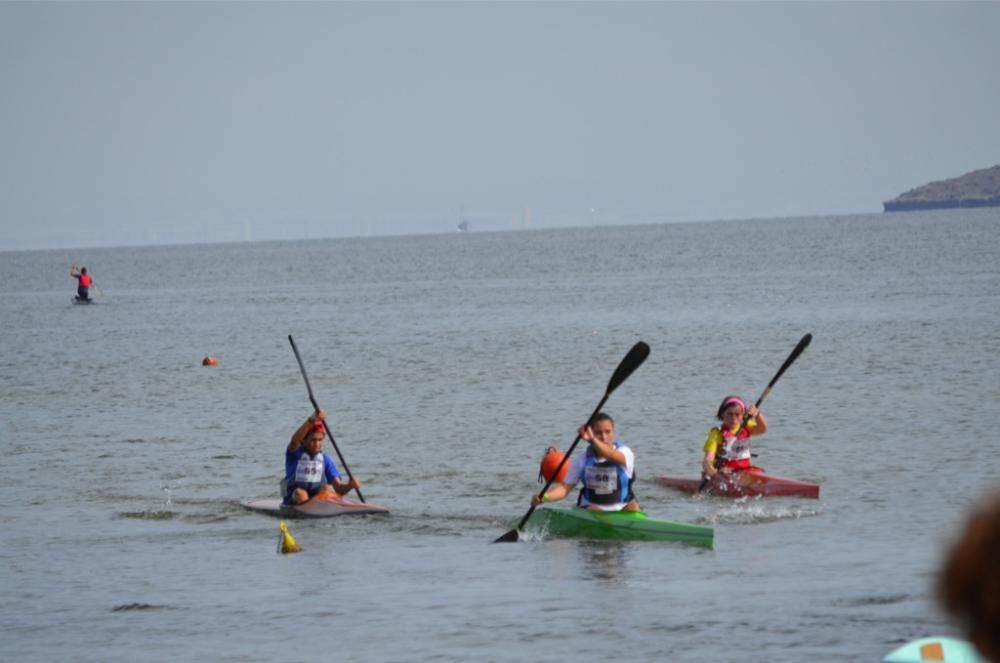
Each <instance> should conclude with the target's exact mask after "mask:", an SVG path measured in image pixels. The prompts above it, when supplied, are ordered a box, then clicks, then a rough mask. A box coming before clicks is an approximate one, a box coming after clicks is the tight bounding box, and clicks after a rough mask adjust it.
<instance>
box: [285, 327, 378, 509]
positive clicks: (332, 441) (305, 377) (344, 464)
mask: <svg viewBox="0 0 1000 663" xmlns="http://www.w3.org/2000/svg"><path fill="white" fill-rule="evenodd" d="M288 342H289V343H291V344H292V352H294V353H295V360H296V361H298V362H299V370H301V371H302V379H303V380H305V381H306V389H307V390H308V391H309V402H310V403H312V406H313V409H315V410H316V412H319V405H317V404H316V398H315V397H314V396H313V390H312V387H311V386H310V385H309V376H308V375H306V367H305V365H304V364H303V363H302V357H300V356H299V349H298V348H297V347H295V341H294V340H293V339H292V335H291V334H289V335H288ZM321 421H322V422H323V428H325V429H326V434H327V435H329V436H330V444H332V445H333V450H334V451H336V452H337V458H339V459H340V464H341V466H342V467H343V468H344V471H345V472H347V479H348V480H349V481H353V480H354V477H353V476H352V475H351V468H349V467H347V461H346V460H344V456H343V455H342V454H341V453H340V449H339V448H338V447H337V441H336V440H335V439H333V431H332V430H330V427H329V426H327V425H326V419H321ZM354 490H356V491H357V493H358V499H360V500H361V501H362V502H364V501H365V497H364V495H362V494H361V489H360V488H355V489H354Z"/></svg>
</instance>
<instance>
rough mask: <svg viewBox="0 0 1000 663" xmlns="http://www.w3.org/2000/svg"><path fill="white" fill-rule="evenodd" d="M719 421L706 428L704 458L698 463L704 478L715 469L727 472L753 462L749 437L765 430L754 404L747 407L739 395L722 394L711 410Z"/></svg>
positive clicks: (761, 417)
mask: <svg viewBox="0 0 1000 663" xmlns="http://www.w3.org/2000/svg"><path fill="white" fill-rule="evenodd" d="M715 418H716V419H718V420H719V421H720V422H721V423H720V424H719V425H718V426H715V427H713V428H712V430H710V431H709V432H708V439H706V440H705V447H704V448H705V460H704V462H703V463H702V465H703V471H704V473H705V477H706V479H710V478H711V477H713V476H715V474H716V473H717V472H723V473H726V474H728V473H729V472H732V471H733V470H743V469H749V468H750V467H752V466H753V462H752V456H751V454H750V438H751V437H757V436H758V435H763V434H764V433H765V432H767V419H765V418H764V413H763V412H761V411H760V410H758V409H757V406H756V405H751V406H750V408H749V409H748V408H747V404H746V402H744V400H743V399H742V398H740V397H739V396H726V397H725V398H723V399H722V403H721V404H720V405H719V410H718V411H717V412H716V413H715Z"/></svg>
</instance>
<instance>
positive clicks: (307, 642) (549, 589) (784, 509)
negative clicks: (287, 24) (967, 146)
mask: <svg viewBox="0 0 1000 663" xmlns="http://www.w3.org/2000/svg"><path fill="white" fill-rule="evenodd" d="M998 230H1000V210H995V209H994V210H970V211H947V212H941V213H928V212H925V213H908V214H894V215H867V216H851V217H836V218H834V217H827V218H806V219H783V220H760V221H742V222H715V223H694V224H668V225H647V226H632V227H618V228H578V229H564V230H550V231H526V232H510V233H475V232H472V233H466V234H459V233H455V234H453V235H437V236H413V237H392V238H366V239H337V240H326V241H309V242H274V243H256V244H229V245H198V246H175V247H159V248H119V249H100V250H84V251H72V252H71V251H35V252H5V253H0V278H2V282H3V284H4V289H3V291H2V292H0V321H2V322H0V325H2V326H0V333H2V344H0V453H2V457H3V463H2V465H0V496H2V500H0V504H2V505H3V506H2V507H0V524H2V526H3V531H4V545H3V546H2V547H0V560H2V576H0V577H2V592H0V659H3V660H29V659H32V660H45V659H55V658H64V659H66V658H68V659H72V660H81V661H90V660H92V661H132V660H136V659H137V658H142V659H145V660H192V659H195V658H200V659H207V660H220V661H269V660H280V661H290V660H347V659H348V658H352V659H354V660H358V661H401V660H436V661H467V660H488V661H524V660H539V659H542V658H554V657H566V656H574V655H579V654H580V653H584V652H586V653H585V654H584V655H585V657H586V658H588V659H611V658H619V659H621V660H628V659H632V660H640V661H653V660H657V661H659V660H670V661H699V662H703V661H723V662H728V661H746V660H752V661H787V662H792V661H878V660H881V657H882V656H883V655H884V654H886V653H887V652H888V651H890V650H891V649H893V648H895V647H896V646H898V645H899V644H901V643H903V642H906V641H909V640H912V639H914V638H917V637H922V636H927V635H941V634H944V635H948V634H955V630H954V628H953V627H952V626H951V625H950V624H949V623H948V621H947V620H946V618H945V617H944V615H943V614H942V613H941V611H940V610H939V609H938V608H937V606H936V604H935V601H934V596H933V582H934V576H935V571H936V568H937V565H938V563H939V561H940V559H941V556H942V554H943V551H944V549H945V548H944V547H945V546H946V545H947V544H948V543H949V542H950V541H951V540H952V538H953V537H954V536H955V535H956V533H957V530H958V528H959V526H960V525H961V523H962V521H963V519H964V517H965V514H966V511H967V509H968V508H969V506H970V505H971V504H972V502H973V501H975V500H976V499H977V498H978V497H979V496H980V495H981V494H982V493H983V492H984V491H985V490H986V489H988V488H990V487H992V486H995V485H996V469H997V462H996V458H997V457H998V453H1000V443H998V441H997V436H996V432H995V429H996V427H997V422H998V421H1000V232H998ZM74 261H75V262H76V263H77V264H82V265H86V266H87V267H88V268H90V271H91V272H92V273H93V275H94V280H95V284H96V285H97V286H98V288H99V291H98V293H97V295H96V297H97V299H98V300H99V304H98V305H96V306H86V307H85V306H74V305H72V304H71V303H70V299H71V297H72V295H73V293H74V290H75V281H74V280H72V279H71V278H70V277H69V276H68V270H69V266H70V263H71V262H74ZM807 332H811V333H812V334H813V336H814V338H813V342H812V345H811V346H810V348H809V350H808V351H807V352H806V353H805V354H804V355H802V357H800V358H799V360H798V361H797V362H796V363H795V364H794V365H793V366H792V367H791V368H790V369H789V370H788V372H787V373H786V374H785V375H784V376H783V377H782V378H781V380H780V381H779V382H778V383H777V385H776V386H775V388H774V390H773V391H772V392H771V394H770V395H769V396H768V398H767V400H766V401H765V402H764V405H763V410H764V411H765V413H766V414H767V415H768V419H769V422H770V431H769V432H768V434H767V435H765V436H764V437H762V438H760V439H759V441H758V442H757V443H756V445H755V449H756V451H757V452H758V453H759V454H760V457H759V458H758V462H759V464H761V465H762V466H764V467H765V468H767V469H768V470H769V471H771V472H772V473H775V474H780V475H783V476H789V477H794V478H798V479H803V480H810V481H815V482H818V483H820V484H821V493H820V495H821V498H820V499H819V500H818V501H816V500H796V499H769V500H747V501H743V502H732V501H725V500H720V499H717V498H692V497H688V496H684V495H681V494H679V493H673V492H670V491H668V490H666V489H664V488H661V487H659V486H657V485H656V484H655V483H654V482H653V478H654V477H655V476H656V475H657V474H662V473H668V472H670V473H677V472H696V471H697V468H698V464H699V459H700V455H701V453H700V447H701V444H702V442H703V441H704V437H705V434H706V432H707V431H708V429H709V427H710V426H711V425H712V423H713V419H712V416H713V415H714V412H715V408H716V406H717V405H718V402H719V401H720V400H721V398H722V396H724V395H726V394H728V393H733V392H735V393H740V394H742V395H743V396H744V397H746V398H747V399H751V400H753V399H756V398H757V397H758V396H759V395H760V393H761V391H762V390H763V389H764V387H765V386H766V385H767V382H768V381H769V380H770V379H771V377H772V376H773V375H774V373H775V371H776V370H777V369H778V367H779V366H780V365H781V362H782V361H783V360H784V358H785V357H786V356H787V355H788V353H789V352H790V351H791V349H792V348H793V347H794V346H795V344H796V342H798V340H799V339H800V338H801V337H802V336H803V335H804V334H805V333H807ZM289 334H291V335H293V336H294V337H295V340H296V343H297V345H298V346H299V350H300V351H301V353H302V355H303V359H304V360H305V362H306V365H307V370H308V372H309V377H310V379H311V381H312V386H313V389H314V391H315V393H316V397H317V399H318V400H319V402H320V404H321V405H323V406H324V407H325V408H326V409H327V411H328V412H329V417H328V421H329V422H330V424H331V426H332V427H333V431H334V434H335V439H336V440H337V444H338V446H339V447H340V450H341V452H342V453H343V454H344V456H345V458H346V459H347V462H348V464H349V465H350V467H351V470H352V471H353V472H354V473H355V475H357V476H358V477H359V478H360V479H361V480H362V481H363V482H364V484H363V492H364V494H365V497H366V499H368V501H370V502H375V503H378V504H382V505H385V506H387V507H389V508H390V509H391V510H392V514H391V515H389V516H378V517H356V518H335V519H329V520H321V521H308V522H306V521H291V522H290V528H291V531H292V533H293V534H294V535H295V537H296V539H297V540H298V542H299V543H300V544H301V545H302V546H303V548H304V551H303V552H302V553H299V554H296V555H279V554H276V552H275V548H276V543H277V540H278V521H277V519H274V518H270V517H267V516H264V515H260V514H255V513H251V512H248V511H246V510H244V509H243V508H242V507H241V506H240V503H241V501H243V500H248V499H253V498H259V497H269V496H272V495H276V494H277V493H276V490H277V482H278V479H279V478H280V475H281V472H282V462H283V449H284V446H285V444H286V443H287V441H288V437H289V435H290V434H291V432H292V431H293V430H294V429H295V427H296V426H298V424H299V423H301V421H302V420H303V419H304V418H305V417H306V416H307V415H308V414H309V411H310V406H309V401H308V396H307V393H306V388H305V385H304V383H303V380H302V377H301V375H300V373H299V369H298V366H297V364H296V363H295V357H294V355H293V354H292V351H291V348H290V347H289V344H288V339H287V336H288V335H289ZM638 340H643V341H646V342H647V343H648V344H649V345H650V346H651V348H652V353H651V354H650V357H649V359H648V360H647V361H646V363H645V364H644V365H643V366H642V367H641V368H640V369H639V370H638V371H636V373H634V374H633V375H632V377H631V378H629V380H628V381H626V382H625V383H624V384H623V385H622V386H621V387H620V388H619V389H618V390H617V391H616V392H615V393H614V394H613V395H612V397H611V399H610V401H609V402H608V404H607V406H606V408H605V409H606V411H608V412H609V413H610V414H612V415H613V416H614V417H615V419H616V420H617V422H618V432H619V435H620V437H621V439H622V440H624V441H625V442H627V443H628V444H630V445H631V446H632V447H633V449H634V450H635V452H636V456H637V466H638V473H639V484H638V491H639V496H640V498H641V500H642V504H643V507H644V508H645V510H646V511H647V512H648V513H649V514H650V515H651V516H653V517H659V518H665V519H672V520H682V521H689V522H696V523H702V524H708V525H711V526H713V527H714V528H715V549H714V550H711V551H706V550H701V549H698V548H694V547H687V546H683V545H680V544H670V543H622V542H603V543H599V542H592V541H582V540H544V539H540V538H537V537H536V538H534V539H533V540H529V541H526V542H520V543H517V544H497V545H493V544H492V543H491V542H492V541H493V539H495V538H496V537H497V536H499V535H501V534H503V533H504V532H505V531H507V530H508V529H510V527H511V525H512V522H513V521H515V520H516V519H518V518H520V517H521V516H523V515H524V513H525V512H526V510H527V508H528V500H529V497H530V495H531V493H532V492H537V490H538V489H539V484H538V483H536V481H535V479H536V475H537V467H538V461H539V459H540V457H541V453H542V451H543V449H544V448H545V446H546V445H548V444H555V445H557V446H560V447H562V448H563V449H565V448H567V447H568V446H569V444H570V443H571V442H572V441H573V438H574V435H575V432H576V429H577V427H578V425H579V424H580V423H582V421H583V420H584V419H585V418H586V417H587V416H588V415H589V414H590V412H591V410H593V408H594V407H595V406H596V405H597V403H598V401H599V400H600V398H601V396H602V395H603V393H604V389H605V387H606V385H607V381H608V379H609V378H610V376H611V373H612V372H613V371H614V369H615V367H616V366H617V364H618V362H619V361H620V360H621V359H622V357H623V356H624V355H625V353H626V352H627V351H628V349H629V348H630V347H631V346H632V345H633V344H634V343H635V342H636V341H638ZM205 355H214V356H216V357H218V358H219V360H220V365H219V366H217V367H214V368H205V367H202V366H201V359H202V357H204V356H205ZM326 449H327V451H332V449H331V447H330V445H329V441H328V442H327V444H326ZM578 453H579V452H578Z"/></svg>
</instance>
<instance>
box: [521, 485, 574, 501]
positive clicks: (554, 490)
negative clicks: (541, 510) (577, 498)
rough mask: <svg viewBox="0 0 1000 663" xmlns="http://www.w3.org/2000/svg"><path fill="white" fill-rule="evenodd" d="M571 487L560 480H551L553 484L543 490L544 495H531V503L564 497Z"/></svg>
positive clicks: (557, 499)
mask: <svg viewBox="0 0 1000 663" xmlns="http://www.w3.org/2000/svg"><path fill="white" fill-rule="evenodd" d="M572 489H573V486H570V485H567V484H565V483H562V482H560V481H556V482H553V484H552V485H551V486H549V489H548V490H546V491H545V495H543V496H542V497H539V496H538V495H532V496H531V505H532V506H538V505H539V504H541V503H542V502H558V501H559V500H561V499H563V498H564V497H566V495H568V494H569V491H571V490H572Z"/></svg>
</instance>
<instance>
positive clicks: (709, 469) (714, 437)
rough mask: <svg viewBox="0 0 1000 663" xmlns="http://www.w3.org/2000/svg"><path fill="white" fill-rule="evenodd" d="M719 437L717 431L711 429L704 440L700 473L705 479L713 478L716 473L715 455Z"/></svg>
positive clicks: (716, 429)
mask: <svg viewBox="0 0 1000 663" xmlns="http://www.w3.org/2000/svg"><path fill="white" fill-rule="evenodd" d="M721 437H722V436H721V435H720V434H719V429H718V428H713V429H712V430H711V431H709V433H708V439H707V440H705V459H704V460H703V461H702V462H701V471H702V472H704V474H705V476H706V477H712V476H715V473H716V472H718V470H717V469H716V467H715V454H716V452H717V451H718V449H719V442H720V441H721Z"/></svg>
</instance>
